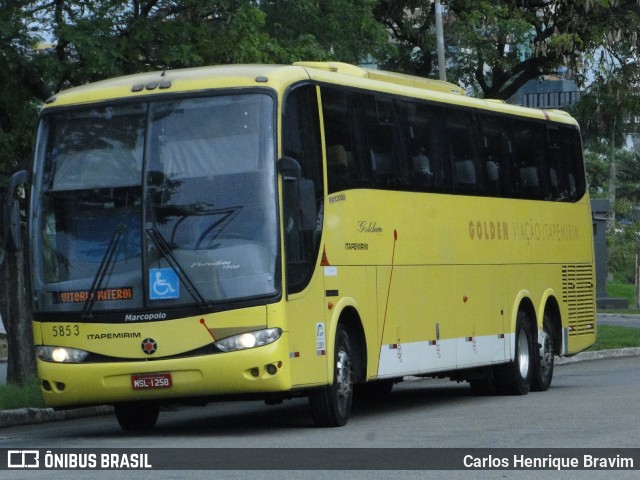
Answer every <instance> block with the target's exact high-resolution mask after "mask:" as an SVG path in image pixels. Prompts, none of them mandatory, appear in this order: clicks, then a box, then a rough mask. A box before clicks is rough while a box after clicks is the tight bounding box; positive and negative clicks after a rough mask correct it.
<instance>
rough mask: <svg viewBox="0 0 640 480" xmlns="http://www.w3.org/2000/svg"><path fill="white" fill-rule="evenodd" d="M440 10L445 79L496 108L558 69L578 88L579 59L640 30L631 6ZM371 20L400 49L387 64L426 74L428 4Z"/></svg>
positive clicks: (400, 7) (564, 0) (510, 4)
mask: <svg viewBox="0 0 640 480" xmlns="http://www.w3.org/2000/svg"><path fill="white" fill-rule="evenodd" d="M445 6H446V7H447V13H448V15H447V22H446V27H445V37H446V38H445V43H446V45H447V47H448V52H449V57H450V58H449V61H450V62H449V63H450V67H449V72H448V76H449V78H450V79H452V80H454V81H458V82H460V83H461V84H464V85H468V86H473V87H477V88H478V90H480V91H481V93H482V95H483V96H484V97H485V98H497V99H504V100H506V99H508V98H510V97H511V96H513V94H515V92H516V91H517V90H518V89H519V88H520V87H521V86H522V85H524V84H525V83H526V82H527V81H528V80H531V79H534V78H537V77H539V76H540V75H545V74H550V73H555V72H556V71H557V69H558V67H560V66H568V67H570V68H571V69H572V70H573V71H574V72H576V74H577V75H578V80H579V81H584V80H586V75H587V70H586V66H585V64H584V60H585V54H589V53H593V52H595V51H597V50H598V49H599V48H600V47H601V46H602V45H603V44H604V43H606V39H607V38H608V37H609V38H612V37H619V39H620V40H622V39H629V40H632V39H634V38H636V37H637V31H638V25H639V24H640V22H638V19H639V17H640V4H638V2H637V1H636V0H554V1H547V0H525V1H517V2H516V1H513V0H496V1H491V2H489V1H487V0H481V1H477V0H449V1H447V2H445ZM376 16H377V18H378V20H379V21H380V22H381V23H384V24H385V25H387V26H388V27H389V28H390V30H391V32H392V33H393V36H394V38H395V39H396V41H397V42H398V44H399V45H400V46H401V48H399V49H398V55H399V56H398V57H397V58H391V59H387V64H395V65H399V66H401V67H402V68H403V71H406V72H407V73H418V74H427V75H429V74H431V72H432V70H433V63H434V59H435V56H434V55H433V53H432V52H433V50H434V48H435V42H434V41H433V40H431V39H432V38H433V33H432V26H433V15H432V1H431V0H421V1H410V2H400V1H394V0H381V1H379V2H378V8H377V9H376ZM427 39H428V40H427Z"/></svg>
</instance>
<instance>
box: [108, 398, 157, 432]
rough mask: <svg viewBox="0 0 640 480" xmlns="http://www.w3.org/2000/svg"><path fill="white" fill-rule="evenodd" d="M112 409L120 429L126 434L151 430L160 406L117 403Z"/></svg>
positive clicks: (139, 403)
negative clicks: (126, 432)
mask: <svg viewBox="0 0 640 480" xmlns="http://www.w3.org/2000/svg"><path fill="white" fill-rule="evenodd" d="M113 408H114V411H115V414H116V419H117V420H118V423H119V424H120V427H121V428H122V429H123V430H125V431H128V432H130V431H146V430H151V429H153V427H155V425H156V422H157V421H158V415H159V414H160V405H158V404H157V403H151V402H135V403H118V404H116V405H114V407H113Z"/></svg>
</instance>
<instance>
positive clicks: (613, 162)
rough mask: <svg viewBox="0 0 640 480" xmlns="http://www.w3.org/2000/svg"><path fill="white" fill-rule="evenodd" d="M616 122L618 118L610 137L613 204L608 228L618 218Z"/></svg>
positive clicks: (610, 197)
mask: <svg viewBox="0 0 640 480" xmlns="http://www.w3.org/2000/svg"><path fill="white" fill-rule="evenodd" d="M616 124H617V119H616V120H614V121H613V125H612V126H611V132H610V138H609V202H610V204H611V212H610V214H609V222H607V223H608V225H607V228H611V227H613V224H614V223H615V220H616V209H615V203H616V176H617V172H616Z"/></svg>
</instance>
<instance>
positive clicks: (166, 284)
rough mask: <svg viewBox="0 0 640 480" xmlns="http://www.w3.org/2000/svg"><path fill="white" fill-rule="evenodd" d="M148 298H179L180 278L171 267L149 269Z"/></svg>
mask: <svg viewBox="0 0 640 480" xmlns="http://www.w3.org/2000/svg"><path fill="white" fill-rule="evenodd" d="M149 298H150V299H151V300H167V299H172V298H180V280H179V279H178V275H177V274H176V272H175V271H174V270H173V269H172V268H152V269H151V270H149Z"/></svg>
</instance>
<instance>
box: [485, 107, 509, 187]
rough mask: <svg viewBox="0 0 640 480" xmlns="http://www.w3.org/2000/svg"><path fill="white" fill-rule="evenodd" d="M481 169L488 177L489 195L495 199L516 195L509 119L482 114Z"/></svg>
mask: <svg viewBox="0 0 640 480" xmlns="http://www.w3.org/2000/svg"><path fill="white" fill-rule="evenodd" d="M478 123H479V125H480V131H481V139H480V157H481V161H480V168H481V169H483V170H484V173H485V176H486V186H487V194H488V195H490V196H493V197H507V198H509V197H513V196H514V195H515V190H514V186H515V185H514V184H515V182H514V180H513V173H512V162H513V147H512V142H511V124H510V122H509V121H508V119H505V118H502V117H498V116H493V115H487V114H480V115H479V116H478Z"/></svg>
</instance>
